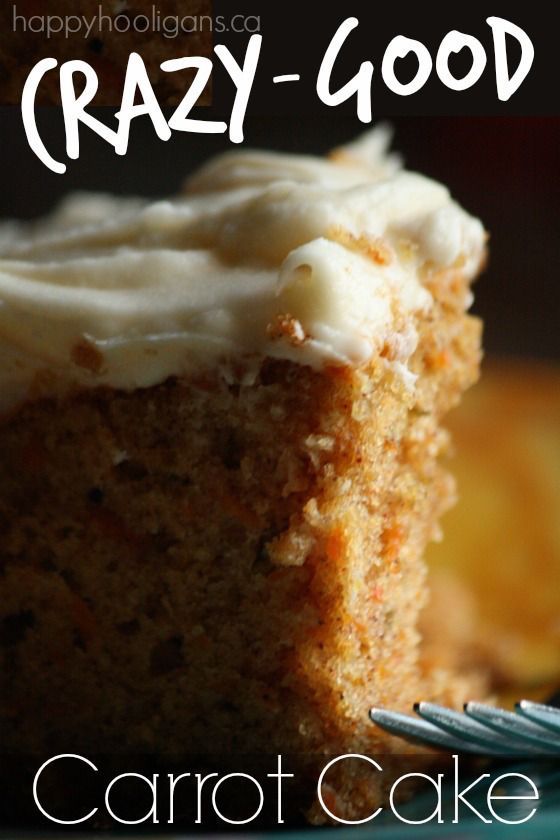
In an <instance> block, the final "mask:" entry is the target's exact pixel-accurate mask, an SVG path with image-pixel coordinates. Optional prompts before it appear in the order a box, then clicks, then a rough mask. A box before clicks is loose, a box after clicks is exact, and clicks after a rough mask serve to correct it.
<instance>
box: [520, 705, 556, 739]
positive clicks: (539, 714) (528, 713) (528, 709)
mask: <svg viewBox="0 0 560 840" xmlns="http://www.w3.org/2000/svg"><path fill="white" fill-rule="evenodd" d="M515 708H516V710H517V711H518V712H519V713H520V714H521V715H523V716H524V717H527V718H529V720H532V721H534V722H535V723H538V724H539V726H543V727H544V728H545V729H548V730H550V731H551V732H554V733H556V734H560V709H558V708H556V707H555V706H546V705H545V704H544V703H534V702H533V701H532V700H521V701H520V702H519V703H516V705H515Z"/></svg>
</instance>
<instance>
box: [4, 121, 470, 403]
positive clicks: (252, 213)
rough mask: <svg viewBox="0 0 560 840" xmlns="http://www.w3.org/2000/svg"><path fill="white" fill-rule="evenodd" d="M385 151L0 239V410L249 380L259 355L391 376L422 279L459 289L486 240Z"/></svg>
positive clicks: (248, 163)
mask: <svg viewBox="0 0 560 840" xmlns="http://www.w3.org/2000/svg"><path fill="white" fill-rule="evenodd" d="M387 140H388V137H387V134H386V132H384V131H383V130H380V129H376V130H374V131H372V132H368V133H367V134H366V135H364V136H363V137H361V138H358V140H357V141H354V143H351V144H349V145H347V146H345V147H343V148H341V149H339V150H337V151H336V152H334V153H333V154H332V155H331V156H330V157H329V158H327V159H319V158H314V157H311V156H303V155H288V154H282V153H277V152H257V151H235V152H228V153H226V154H223V155H221V156H219V157H218V158H216V159H215V160H212V161H210V162H209V163H207V164H206V165H204V166H203V167H202V168H201V169H200V170H199V171H198V172H197V173H195V174H194V175H193V176H192V177H191V178H190V179H189V180H188V181H187V183H186V185H185V187H184V190H183V191H182V193H181V194H180V195H178V196H177V197H175V198H173V199H172V200H169V201H156V202H150V201H147V200H144V199H122V198H114V197H109V196H105V195H95V194H94V195H86V194H76V195H73V196H70V197H69V198H67V199H66V200H65V201H64V202H63V203H62V204H61V205H60V206H59V207H58V208H57V209H56V210H55V211H54V212H53V213H52V214H51V215H50V216H49V217H48V218H46V219H45V220H43V221H40V222H38V223H35V224H33V225H29V224H17V223H6V224H5V225H4V226H3V228H2V229H1V230H0V404H1V405H2V406H3V407H7V406H10V405H12V404H14V403H15V402H17V401H19V400H21V399H24V398H26V397H28V396H30V395H38V394H43V393H44V392H49V390H55V389H58V388H61V387H64V386H67V385H68V386H73V385H77V386H80V387H94V386H97V385H108V386H110V387H114V388H123V389H134V388H139V387H147V386H151V385H154V384H157V383H159V382H162V381H164V380H165V379H167V378H168V377H170V376H174V375H178V376H180V375H187V376H188V375H193V374H196V373H197V372H198V371H200V370H204V369H208V368H209V367H210V368H214V369H215V368H216V367H218V368H219V370H220V371H221V372H222V374H223V375H224V376H225V377H226V378H239V377H241V378H244V380H245V381H248V380H250V378H251V377H252V376H254V375H255V373H256V372H257V371H258V369H259V366H260V364H261V363H262V360H263V359H265V358H267V357H268V358H270V357H273V358H280V359H290V360H292V361H295V362H298V363H301V364H303V365H309V366H311V367H312V368H314V369H318V370H319V369H322V368H324V367H326V366H333V365H335V366H336V365H356V366H357V365H361V364H364V363H366V362H367V361H368V360H370V359H371V358H372V357H373V356H375V355H376V354H379V352H380V351H381V349H382V348H385V350H386V349H387V348H389V349H390V352H389V354H388V355H389V358H390V359H392V361H393V363H394V364H395V365H396V366H397V367H398V369H400V370H402V371H403V373H404V375H405V376H406V364H407V362H408V359H409V358H410V356H411V354H412V353H413V352H414V349H415V346H416V340H417V336H416V331H415V329H414V317H415V314H416V313H418V312H420V311H424V310H426V309H428V308H429V307H430V305H431V303H432V298H431V295H430V293H429V291H428V289H427V288H426V286H425V285H424V284H425V282H426V278H428V277H429V276H430V274H431V273H433V272H439V271H442V270H446V269H450V270H452V269H458V270H460V271H461V272H462V273H463V274H466V275H467V276H469V277H470V276H473V275H474V274H475V273H476V272H477V270H478V268H479V265H480V262H481V259H482V256H483V252H484V242H485V234H484V230H483V227H482V225H481V223H480V222H479V221H478V220H477V219H474V218H472V217H471V216H469V215H468V214H467V213H465V212H464V211H463V210H462V209H461V208H460V207H459V206H458V205H457V204H456V203H455V202H454V201H453V200H452V199H451V198H450V195H449V192H448V190H447V189H446V188H445V187H443V186H442V185H440V184H438V183H436V182H434V181H432V180H430V179H428V178H425V177H423V176H421V175H418V174H416V173H412V172H407V171H405V170H403V169H402V168H401V166H400V161H399V160H398V159H397V158H396V157H395V156H393V155H390V154H388V153H387V151H386V149H387ZM468 303H469V302H468V301H466V302H465V304H466V305H468ZM385 355H387V353H385Z"/></svg>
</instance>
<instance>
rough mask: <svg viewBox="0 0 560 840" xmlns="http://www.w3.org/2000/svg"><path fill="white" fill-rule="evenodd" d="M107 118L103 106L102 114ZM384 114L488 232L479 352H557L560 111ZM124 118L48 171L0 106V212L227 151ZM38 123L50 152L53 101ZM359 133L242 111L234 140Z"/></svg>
mask: <svg viewBox="0 0 560 840" xmlns="http://www.w3.org/2000/svg"><path fill="white" fill-rule="evenodd" d="M109 117H110V112H109V111H107V113H106V116H103V118H104V119H106V120H107V122H108V121H109ZM100 118H101V116H100ZM390 121H391V124H392V125H393V127H394V132H395V134H394V143H393V145H394V147H395V148H396V149H397V150H398V151H399V152H401V153H402V155H403V157H404V159H405V161H406V165H407V166H408V167H409V168H412V169H416V170H418V171H420V172H423V173H425V174H427V175H430V176H432V177H434V178H436V179H438V180H440V181H443V182H444V183H445V184H447V185H448V186H449V187H450V189H451V192H452V194H453V195H454V196H455V197H456V198H457V199H458V200H459V201H460V203H461V204H463V206H464V207H465V208H466V209H468V210H469V211H470V212H472V213H474V214H476V215H478V216H479V217H480V218H481V219H482V220H483V221H484V223H485V225H486V227H487V229H488V230H489V232H490V236H491V239H490V261H489V264H488V268H487V270H486V272H485V273H484V275H483V276H482V277H481V279H480V281H479V282H478V283H477V285H476V289H475V296H476V303H475V307H474V310H475V311H476V312H477V313H479V314H480V315H482V317H483V318H484V320H485V325H486V326H485V346H486V349H487V351H488V352H489V353H492V354H514V355H523V356H526V355H530V356H537V357H544V358H551V359H559V358H560V337H559V320H560V319H559V315H560V270H559V269H560V261H559V241H560V237H559V231H558V228H559V221H560V190H559V188H558V182H559V175H560V118H559V117H535V116H532V117H506V116H496V117H450V116H447V117H391V118H390ZM135 122H136V124H133V129H132V133H131V140H130V144H129V150H128V153H127V155H126V156H125V157H118V156H117V155H115V154H114V152H113V149H112V148H111V147H110V146H108V145H107V144H106V143H104V142H103V141H101V140H100V139H99V138H98V137H96V136H95V135H93V134H92V133H91V132H90V131H88V130H87V129H86V130H83V131H82V149H81V155H80V158H79V160H77V161H69V162H68V170H67V172H66V174H65V175H55V174H53V173H52V172H49V171H48V170H47V169H46V168H45V167H44V166H43V164H41V163H40V162H39V161H38V160H37V159H36V158H35V157H34V155H33V154H32V152H31V151H30V149H29V146H28V144H27V140H26V138H25V134H24V132H23V128H22V126H21V117H20V114H19V109H17V108H9V107H6V108H4V109H0V155H1V160H2V189H1V190H0V217H2V216H4V217H8V216H15V217H21V218H29V217H33V216H36V215H38V214H41V213H44V212H45V211H47V210H48V209H49V208H50V207H51V206H52V205H53V204H54V203H55V202H56V201H57V199H58V198H59V197H60V196H61V195H63V194H64V193H66V192H68V191H70V190H74V189H89V190H92V189H93V190H101V191H111V192H118V193H134V194H141V195H147V196H163V195H169V194H172V193H173V192H175V191H176V190H177V188H178V187H179V186H180V184H181V182H182V180H183V178H184V177H185V175H186V174H187V173H189V172H190V171H192V170H193V168H194V167H196V166H197V165H198V164H199V163H200V162H201V161H203V160H204V159H206V158H207V157H209V156H210V155H212V154H214V153H216V152H219V151H223V150H225V149H230V148H231V144H230V143H229V141H228V140H227V139H226V138H225V137H224V136H221V135H220V136H212V135H199V136H195V135H192V134H191V135H184V134H174V136H173V137H172V138H171V140H170V141H168V142H167V143H163V142H161V141H160V140H158V139H157V137H156V136H155V134H154V132H153V129H152V125H151V122H150V121H149V120H148V119H147V118H140V119H138V120H136V121H135ZM39 124H40V129H41V131H42V133H43V134H44V137H45V141H46V144H47V147H48V148H49V149H50V150H51V152H53V153H54V152H55V151H56V150H57V148H58V149H59V150H60V152H61V153H62V152H63V132H62V120H61V117H60V112H59V111H58V109H56V108H46V109H44V110H42V112H41V113H40V117H39ZM361 130H363V126H361V124H360V123H358V122H357V120H356V119H355V118H350V117H342V118H340V117H337V114H336V111H332V112H329V113H327V114H325V115H314V116H312V117H311V116H309V117H307V118H306V117H303V116H298V117H297V118H295V117H294V118H292V119H290V118H289V117H286V116H276V117H272V116H262V115H261V116H249V117H247V120H246V124H245V136H246V141H245V145H251V146H261V147H266V148H275V149H284V150H287V151H295V152H312V153H317V152H323V151H326V150H327V149H329V148H331V147H332V146H335V145H337V144H339V143H343V142H345V141H347V140H349V139H351V138H352V137H354V136H355V135H356V133H358V132H359V131H361ZM55 157H57V155H56V154H55ZM60 157H61V159H65V156H64V155H63V154H61V155H60Z"/></svg>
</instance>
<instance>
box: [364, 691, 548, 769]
mask: <svg viewBox="0 0 560 840" xmlns="http://www.w3.org/2000/svg"><path fill="white" fill-rule="evenodd" d="M414 711H415V712H416V717H414V716H413V715H408V714H403V713H402V712H393V711H390V710H388V709H383V708H381V707H378V706H374V707H373V708H372V709H370V712H369V716H370V718H371V720H372V721H373V722H374V723H375V724H376V725H377V726H379V727H380V728H381V729H384V730H385V731H386V732H390V733H391V734H392V735H399V736H400V737H401V738H404V739H405V740H407V741H410V742H413V743H421V744H428V745H429V746H432V747H439V748H440V749H442V748H443V749H445V750H455V751H459V752H463V753H474V754H476V755H486V756H502V757H507V756H521V755H523V756H543V757H545V756H549V757H550V756H557V757H559V758H560V708H555V707H554V706H548V705H545V704H543V703H534V702H532V701H531V700H521V701H520V702H519V703H516V705H515V711H513V712H510V711H506V710H505V709H499V708H494V707H492V706H487V705H485V704H484V703H475V702H471V703H466V704H465V706H464V712H458V711H455V710H452V709H448V708H446V707H445V706H440V705H437V704H436V703H426V702H423V703H416V704H415V705H414Z"/></svg>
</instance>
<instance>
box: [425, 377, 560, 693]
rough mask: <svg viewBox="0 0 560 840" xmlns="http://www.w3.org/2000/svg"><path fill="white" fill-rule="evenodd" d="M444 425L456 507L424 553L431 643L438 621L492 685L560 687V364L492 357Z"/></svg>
mask: <svg viewBox="0 0 560 840" xmlns="http://www.w3.org/2000/svg"><path fill="white" fill-rule="evenodd" d="M449 426H450V429H451V432H452V435H453V441H454V453H453V459H452V470H453V472H454V474H455V476H456V478H457V489H458V496H459V501H458V504H457V505H456V507H455V508H454V509H453V510H452V511H450V512H449V513H448V514H446V516H445V517H444V520H443V532H444V539H443V541H442V542H441V543H438V544H433V545H432V546H431V547H430V549H429V551H428V562H429V565H430V575H431V577H432V587H433V596H432V605H431V607H430V608H428V610H427V611H426V613H425V628H424V631H425V633H426V635H427V638H428V647H429V646H430V645H432V646H433V647H434V650H435V649H436V648H438V653H439V652H441V650H440V649H441V648H442V647H443V644H444V642H445V640H444V639H439V640H437V639H435V637H434V636H435V634H436V633H437V634H438V635H441V632H442V629H441V628H442V621H443V622H444V627H446V628H448V631H449V633H448V639H449V638H451V640H452V641H453V642H455V641H456V640H457V638H459V639H462V640H463V641H464V652H463V654H462V655H463V656H464V657H465V660H464V661H465V662H466V663H467V664H468V665H470V664H475V665H481V666H484V667H488V666H489V667H490V670H491V673H492V675H493V681H494V686H495V688H496V689H498V690H501V691H503V690H506V691H507V690H508V689H511V690H513V692H514V693H515V691H516V690H517V691H518V693H519V691H521V689H522V688H523V689H524V690H525V694H527V693H530V691H531V687H536V686H539V685H544V684H546V683H549V684H550V685H551V686H555V687H556V688H558V687H559V686H560V368H554V367H553V366H549V365H546V364H542V363H538V362H521V361H520V362H515V361H489V362H486V363H485V364H484V366H483V372H482V377H481V381H480V383H479V384H478V385H477V386H476V387H475V388H474V389H473V390H472V392H470V393H469V394H467V396H466V397H465V399H464V402H463V403H462V405H461V407H460V408H459V409H458V410H457V411H455V412H454V413H453V414H452V416H451V417H450V422H449ZM436 628H437V629H436ZM473 638H474V642H473ZM459 647H460V646H459ZM456 649H457V648H456ZM434 655H435V654H434ZM459 661H461V660H459Z"/></svg>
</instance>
